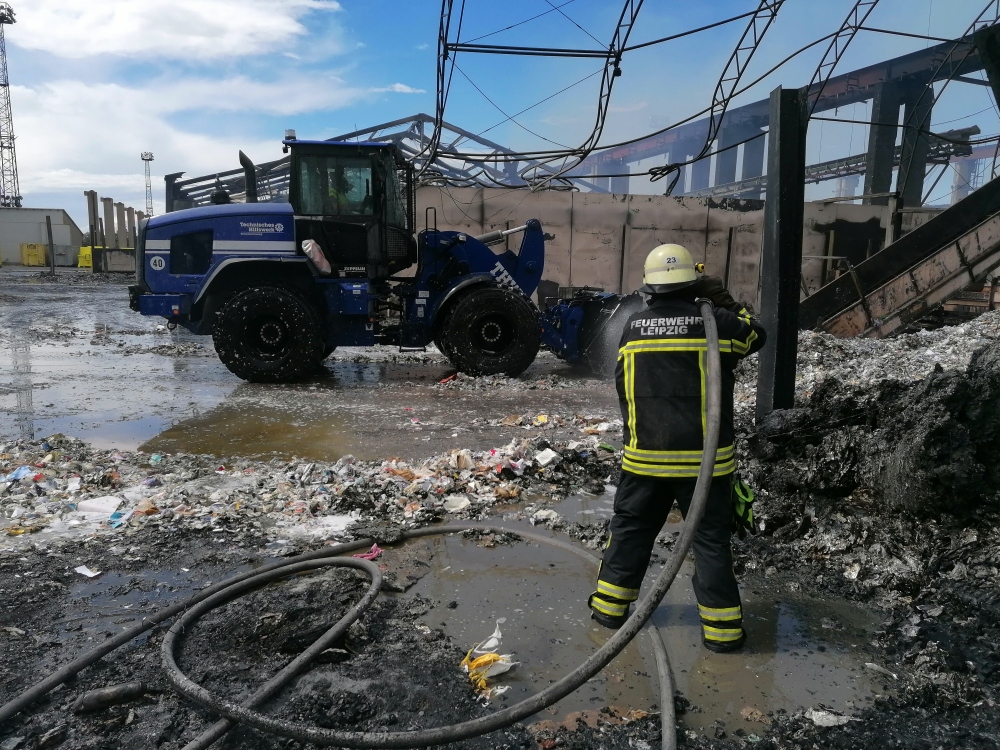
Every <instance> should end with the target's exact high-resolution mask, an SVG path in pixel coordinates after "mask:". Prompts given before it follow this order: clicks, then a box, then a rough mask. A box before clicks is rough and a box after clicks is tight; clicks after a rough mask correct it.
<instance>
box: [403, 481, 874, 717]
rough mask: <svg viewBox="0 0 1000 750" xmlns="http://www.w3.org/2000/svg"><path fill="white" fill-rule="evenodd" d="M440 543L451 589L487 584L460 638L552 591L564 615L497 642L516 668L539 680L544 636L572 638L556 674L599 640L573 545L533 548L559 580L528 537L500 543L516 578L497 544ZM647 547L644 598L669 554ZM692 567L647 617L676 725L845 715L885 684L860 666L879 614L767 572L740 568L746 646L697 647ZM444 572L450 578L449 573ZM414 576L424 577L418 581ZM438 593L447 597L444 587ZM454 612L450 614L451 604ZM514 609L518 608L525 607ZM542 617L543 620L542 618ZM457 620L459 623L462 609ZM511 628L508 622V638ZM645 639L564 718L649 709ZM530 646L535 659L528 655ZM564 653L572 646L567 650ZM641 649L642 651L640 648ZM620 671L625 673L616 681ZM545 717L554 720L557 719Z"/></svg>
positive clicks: (569, 505)
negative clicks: (683, 703) (675, 696)
mask: <svg viewBox="0 0 1000 750" xmlns="http://www.w3.org/2000/svg"><path fill="white" fill-rule="evenodd" d="M546 507H551V508H552V509H554V510H556V511H557V512H558V513H559V514H560V515H561V516H562V517H563V518H564V519H565V520H566V521H567V522H574V521H575V522H581V523H587V522H594V521H601V520H604V519H610V517H611V515H612V514H613V495H612V494H610V493H608V494H603V495H573V496H570V497H568V498H567V499H566V500H564V501H562V502H559V503H555V504H553V505H549V506H546ZM510 515H512V514H508V516H510ZM680 520H681V519H680V514H679V513H678V512H677V510H676V509H675V510H674V512H673V513H672V514H671V518H670V520H669V521H668V524H667V525H666V526H665V527H664V534H666V535H669V534H673V533H675V532H679V531H680V529H681V524H680ZM499 524H500V525H502V526H504V527H507V528H510V529H511V530H513V531H516V530H517V529H524V530H530V531H532V532H534V533H536V534H539V533H540V534H548V535H551V536H553V537H555V538H562V539H565V536H564V535H562V534H557V533H555V532H552V531H549V530H547V529H546V528H545V527H544V526H541V525H539V526H535V527H532V526H530V525H529V524H528V523H526V522H524V521H523V520H511V519H510V518H509V517H508V518H507V519H506V520H501V521H500V522H499ZM447 544H448V545H450V547H451V548H456V549H452V550H451V551H450V554H451V556H452V557H453V558H454V560H455V561H456V563H453V564H459V565H462V566H464V570H466V571H467V573H466V574H464V575H463V576H458V577H457V580H456V583H455V586H456V590H463V591H464V590H465V589H466V588H471V589H473V590H476V591H484V590H488V591H489V600H490V603H489V604H488V605H487V604H482V603H476V600H475V599H473V600H471V602H472V605H471V606H472V608H473V609H474V611H475V612H476V616H477V617H478V618H479V619H480V620H481V624H479V625H478V626H477V627H478V629H477V630H475V631H474V632H471V631H470V632H468V633H467V634H466V631H469V630H470V627H469V625H467V624H463V625H461V626H458V625H456V626H453V627H455V628H456V631H460V632H461V633H462V635H463V637H465V638H467V639H468V638H472V639H474V638H475V636H476V634H478V633H479V631H481V630H483V629H484V628H485V629H486V630H487V633H485V634H488V631H489V628H490V626H491V623H492V621H493V620H494V619H496V618H497V617H503V616H505V614H506V616H508V617H510V615H509V614H507V613H508V612H513V610H514V609H515V607H522V608H523V607H524V605H523V604H516V603H517V602H524V601H528V600H536V599H540V600H544V598H545V597H547V596H552V597H554V598H555V600H556V601H557V602H558V604H546V605H545V606H546V607H548V606H554V607H555V609H554V612H559V613H560V614H559V615H558V619H557V618H556V616H553V615H551V614H550V613H549V612H548V611H547V610H546V611H545V616H543V618H541V622H542V623H543V626H542V627H537V628H536V627H535V626H534V625H532V626H531V627H528V628H524V629H522V630H521V631H520V633H519V635H520V636H521V637H522V638H527V639H528V640H527V641H526V642H524V641H522V642H520V643H517V644H515V643H514V641H513V640H508V641H505V644H504V645H505V648H509V649H511V650H513V649H515V648H517V647H518V646H519V647H520V650H519V652H518V657H519V658H523V660H524V662H525V665H526V668H525V672H523V673H522V675H524V674H526V673H531V674H532V675H533V676H534V677H535V678H537V679H551V677H552V676H553V675H552V674H551V673H546V674H545V676H542V675H537V674H535V673H534V670H537V669H538V668H539V667H540V666H542V665H545V664H546V663H547V661H548V660H549V659H550V658H552V656H551V654H552V646H553V643H552V638H559V639H561V640H563V641H566V640H567V638H572V639H573V640H572V641H568V642H567V643H568V644H574V645H573V646H572V647H569V646H568V645H563V644H560V654H559V656H558V657H557V661H556V662H555V663H557V664H559V667H558V669H560V670H562V671H559V672H558V673H557V674H556V675H555V676H561V675H562V674H564V673H565V671H568V670H566V669H563V664H564V663H565V662H567V661H568V663H569V665H570V666H572V665H575V664H577V663H579V662H580V661H582V659H583V658H586V656H587V655H589V653H590V652H588V651H587V647H589V648H591V649H593V648H594V647H596V646H598V645H600V644H602V643H604V641H605V639H606V638H607V636H606V635H605V633H607V632H608V631H605V630H603V629H602V628H597V627H596V626H595V625H594V624H593V623H592V621H590V620H589V619H584V618H585V616H586V615H587V614H588V613H587V610H586V609H585V604H584V603H585V602H586V599H587V597H588V596H589V595H590V593H591V592H592V591H593V585H594V577H595V575H596V569H595V567H594V566H591V565H588V564H587V563H585V562H583V561H582V560H580V559H579V558H577V557H576V556H574V555H570V554H569V553H563V552H561V551H559V550H548V549H539V550H538V553H539V555H540V557H539V559H540V560H541V559H544V558H545V557H547V556H550V555H551V556H553V557H560V559H561V560H562V562H560V563H557V564H559V565H561V566H563V567H562V569H565V570H566V574H565V575H557V580H555V581H553V580H552V576H551V575H550V574H549V573H548V571H546V570H545V569H544V566H542V567H539V566H536V565H535V564H534V562H533V559H534V555H535V552H536V549H535V548H534V547H533V546H526V548H527V549H530V550H531V552H530V554H527V555H525V553H522V554H521V555H518V554H517V549H518V548H517V547H515V548H513V552H511V553H508V552H507V551H506V550H505V552H504V554H505V555H507V554H512V555H513V559H514V560H515V561H518V560H520V561H521V565H520V567H515V568H514V570H517V571H525V572H523V573H521V576H520V577H517V576H508V575H506V573H507V572H508V571H507V569H506V568H505V567H504V565H503V563H501V562H500V560H499V559H497V558H494V553H496V551H497V549H499V548H497V549H483V548H480V547H477V546H476V543H475V542H474V541H470V540H462V541H458V540H452V539H449V540H448V542H447ZM519 546H520V545H519ZM448 549H450V548H446V550H448ZM508 549H509V548H508ZM595 554H596V553H595ZM654 554H655V555H658V557H659V558H660V560H661V562H660V563H658V562H657V561H656V559H655V558H654V562H653V564H652V565H651V566H650V570H649V573H648V574H647V576H646V581H645V584H644V586H643V589H642V592H643V595H644V594H645V592H646V590H647V589H648V586H649V585H650V583H651V581H652V580H653V578H654V577H655V576H656V575H658V574H659V572H660V569H661V564H662V562H665V561H666V560H667V559H668V557H669V553H668V552H667V551H666V550H664V549H663V548H662V547H657V548H656V549H655V550H654ZM561 556H564V557H565V559H563V558H562V557H561ZM526 558H527V559H526ZM439 562H440V561H437V562H436V563H435V572H436V571H437V570H438V569H439V568H438V567H437V564H438V563H439ZM549 562H555V561H548V560H546V561H545V565H548V564H549ZM447 564H448V563H445V565H447ZM442 567H443V566H442ZM552 570H555V568H553V569H552ZM693 573H694V560H693V558H692V557H690V556H689V558H688V559H687V560H686V561H685V563H684V566H683V567H682V568H681V571H680V573H679V574H678V577H677V581H676V582H675V584H674V585H673V586H672V587H671V589H670V591H669V592H667V596H666V597H665V599H664V601H663V603H662V604H661V605H660V607H659V608H658V609H657V611H656V613H655V614H654V615H653V623H654V624H655V625H656V626H657V627H658V628H659V629H660V631H661V633H662V634H663V640H664V643H665V644H666V646H667V650H668V652H669V654H670V659H671V665H672V668H673V670H674V681H675V685H676V687H677V689H678V690H680V692H681V693H682V694H683V696H684V697H685V698H687V699H688V700H689V701H690V702H691V704H692V707H691V709H690V710H689V711H688V712H687V713H686V714H684V715H683V716H682V717H681V723H682V724H683V725H684V726H686V727H687V728H689V729H692V730H696V731H698V732H705V733H707V734H709V736H712V734H713V732H714V731H715V729H716V728H717V727H720V726H721V727H723V729H724V731H726V732H727V733H729V734H732V733H733V732H734V731H735V730H737V729H741V730H742V731H743V732H745V733H746V734H752V733H754V732H757V733H759V732H761V731H762V730H763V728H764V723H765V722H767V721H768V719H767V714H768V712H778V711H782V710H783V711H787V712H793V711H796V710H802V709H806V708H809V707H818V706H820V705H822V706H826V707H827V708H830V709H832V710H834V711H837V712H840V713H847V714H852V713H856V712H857V711H858V710H860V709H861V708H864V707H866V706H869V705H871V703H872V701H873V699H874V697H875V696H876V695H877V694H878V693H880V692H882V690H881V688H879V687H878V685H877V684H876V683H875V682H874V681H873V679H872V677H873V675H872V673H871V672H869V671H868V670H867V669H866V668H865V666H864V665H865V663H866V662H868V661H869V660H870V657H867V656H866V650H865V647H866V645H867V643H868V641H869V640H870V638H871V633H872V632H873V631H874V630H875V629H877V626H878V624H879V620H878V617H877V616H876V613H874V612H872V611H871V610H867V609H864V608H862V607H859V606H857V605H855V604H852V603H850V602H845V601H840V600H838V601H826V600H820V599H815V598H809V597H805V596H802V595H800V594H798V593H797V592H795V591H791V590H790V589H789V588H788V586H787V584H778V583H777V582H775V581H772V580H771V579H768V578H765V577H763V576H744V577H743V579H742V580H741V589H742V597H743V606H744V621H745V624H746V628H747V630H748V632H749V638H748V641H747V646H746V647H745V649H744V651H743V653H741V654H737V655H731V654H713V653H711V652H709V651H708V650H706V649H705V648H704V647H703V646H702V645H701V626H700V623H699V620H698V614H697V602H696V600H695V597H694V592H693V591H692V588H691V576H692V575H693ZM450 575H451V577H452V578H456V575H455V573H453V572H452V573H451V574H450ZM529 575H530V576H531V577H528V576H529ZM522 578H523V580H522ZM439 580H441V579H439V578H437V577H434V578H431V577H430V576H429V577H428V579H425V581H428V583H426V584H425V585H441V586H442V587H443V585H444V584H443V583H442V584H436V583H431V582H437V581H439ZM421 583H422V584H424V581H422V582H421ZM508 589H509V591H508ZM526 592H530V593H526ZM550 592H551V593H550ZM439 596H441V597H445V596H447V594H446V593H445V590H444V588H442V589H441V592H440V594H439ZM501 597H502V599H501ZM453 598H456V599H459V601H460V604H459V607H460V608H463V607H464V608H465V610H466V611H467V610H468V609H469V607H468V606H467V605H466V601H467V599H466V597H464V596H463V597H461V598H460V597H457V596H455V597H453ZM499 601H504V602H505V603H508V602H509V603H508V604H507V606H508V607H509V609H508V610H506V611H502V610H501V608H500V607H499V606H496V605H495V603H496V602H499ZM455 613H456V615H457V613H458V609H456V610H455ZM517 614H518V616H520V617H524V614H522V613H517ZM549 617H551V620H552V622H551V623H549V622H548V620H549ZM511 621H512V620H509V622H511ZM462 622H463V623H465V622H467V618H464V619H463V620H462ZM551 629H559V632H560V634H559V635H557V636H553V635H550V634H549V630H551ZM515 632H517V631H516V630H513V629H512V630H511V633H512V635H513V634H514V633H515ZM648 638H649V636H648V635H647V634H642V635H640V636H639V639H638V644H637V643H636V642H635V641H634V642H633V643H632V644H630V645H629V648H628V649H627V650H626V652H625V653H624V654H623V655H622V656H620V657H619V658H618V659H617V660H616V661H615V662H613V663H612V664H611V666H610V667H609V670H610V671H609V670H605V673H604V674H603V675H602V677H601V678H600V679H601V682H600V683H598V684H597V685H594V683H595V682H597V681H596V680H595V681H592V682H591V683H588V685H587V687H585V688H584V690H583V691H580V693H578V694H577V695H574V696H570V697H568V698H566V699H565V700H564V701H563V702H562V703H561V704H560V705H559V709H560V712H559V713H560V716H565V714H567V713H569V712H572V711H579V710H584V709H587V708H593V707H594V705H615V706H619V707H621V708H623V709H625V710H628V709H638V710H646V711H648V710H650V708H651V707H652V706H653V705H654V704H655V703H656V698H655V697H654V695H655V691H656V690H657V684H656V682H655V674H656V667H655V663H654V662H653V660H652V653H651V649H650V646H649V645H648ZM584 644H586V645H584ZM536 649H537V657H536V655H535V653H534V652H535V651H536ZM571 651H574V652H575V654H574V655H573V656H572V657H569V653H570V652H571ZM640 651H641V654H637V652H640ZM532 665H534V666H532ZM636 672H640V673H641V674H636ZM619 679H620V680H622V682H618V680H619ZM512 684H513V683H512ZM592 686H593V687H592ZM588 691H589V692H590V694H589V695H588ZM511 692H512V693H513V692H514V691H511ZM600 693H603V696H602V697H603V699H604V701H605V702H604V703H603V704H602V703H601V702H600V700H599V699H598V697H597V696H598V694H600ZM548 718H553V719H557V720H558V719H559V718H560V717H559V716H554V717H548Z"/></svg>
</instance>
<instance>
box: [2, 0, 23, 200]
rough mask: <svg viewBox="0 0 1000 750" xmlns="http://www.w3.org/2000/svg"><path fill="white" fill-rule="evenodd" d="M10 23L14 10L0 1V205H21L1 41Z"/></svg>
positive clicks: (3, 48)
mask: <svg viewBox="0 0 1000 750" xmlns="http://www.w3.org/2000/svg"><path fill="white" fill-rule="evenodd" d="M11 23H14V10H13V9H12V8H11V7H10V5H9V4H8V3H0V208H20V207H21V188H20V186H19V185H18V182H17V155H16V154H15V153H14V118H13V116H12V115H11V108H10V85H9V83H8V80H7V46H6V42H5V41H4V26H6V25H7V24H11Z"/></svg>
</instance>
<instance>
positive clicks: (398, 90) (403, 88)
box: [372, 83, 427, 94]
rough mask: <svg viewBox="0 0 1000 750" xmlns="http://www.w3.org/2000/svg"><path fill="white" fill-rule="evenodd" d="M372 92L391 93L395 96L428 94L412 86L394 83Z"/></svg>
mask: <svg viewBox="0 0 1000 750" xmlns="http://www.w3.org/2000/svg"><path fill="white" fill-rule="evenodd" d="M372 91H377V92H379V93H382V92H385V91H391V92H393V93H395V94H426V93H427V92H426V91H424V90H423V89H415V88H413V87H412V86H407V85H406V84H405V83H393V84H391V85H389V86H383V87H382V88H377V89H372Z"/></svg>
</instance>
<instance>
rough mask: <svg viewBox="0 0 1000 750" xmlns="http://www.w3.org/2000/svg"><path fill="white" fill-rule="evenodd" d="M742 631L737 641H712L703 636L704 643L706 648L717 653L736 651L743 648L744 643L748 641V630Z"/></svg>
mask: <svg viewBox="0 0 1000 750" xmlns="http://www.w3.org/2000/svg"><path fill="white" fill-rule="evenodd" d="M741 631H742V632H741V634H740V637H739V638H737V639H736V640H735V641H710V640H708V639H707V638H703V639H702V643H704V644H705V648H707V649H708V650H709V651H713V652H715V653H716V654H731V653H733V652H734V651H739V650H740V649H741V648H743V644H744V643H746V640H747V631H745V630H742V629H741Z"/></svg>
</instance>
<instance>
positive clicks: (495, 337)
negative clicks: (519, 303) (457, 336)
mask: <svg viewBox="0 0 1000 750" xmlns="http://www.w3.org/2000/svg"><path fill="white" fill-rule="evenodd" d="M516 339H517V326H516V325H515V323H514V322H513V321H512V320H510V319H508V318H507V317H505V316H503V315H498V314H496V313H493V314H489V315H484V316H482V317H481V318H479V319H478V320H476V322H475V324H474V325H473V326H472V342H473V344H474V345H475V346H476V347H477V348H478V349H480V350H481V351H484V352H487V353H489V354H502V353H503V352H505V351H507V350H508V349H509V348H510V347H511V345H512V344H513V343H514V341H515V340H516Z"/></svg>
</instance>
